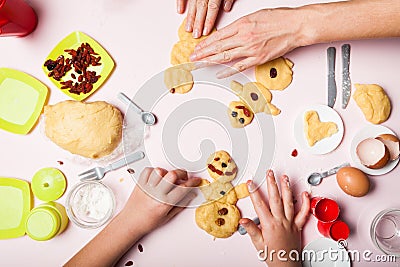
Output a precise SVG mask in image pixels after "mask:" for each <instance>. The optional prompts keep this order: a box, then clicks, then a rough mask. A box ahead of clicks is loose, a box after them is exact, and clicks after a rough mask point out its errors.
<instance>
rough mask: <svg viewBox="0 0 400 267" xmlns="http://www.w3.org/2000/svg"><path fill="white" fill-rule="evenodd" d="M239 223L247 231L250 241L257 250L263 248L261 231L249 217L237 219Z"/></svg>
mask: <svg viewBox="0 0 400 267" xmlns="http://www.w3.org/2000/svg"><path fill="white" fill-rule="evenodd" d="M239 223H240V225H241V226H243V227H244V229H246V231H247V233H248V234H249V236H250V238H251V242H253V245H254V247H255V248H256V249H257V250H260V249H263V248H264V238H263V236H262V232H261V230H260V228H258V226H257V225H256V224H255V223H254V222H253V221H252V220H250V219H248V218H243V219H240V221H239Z"/></svg>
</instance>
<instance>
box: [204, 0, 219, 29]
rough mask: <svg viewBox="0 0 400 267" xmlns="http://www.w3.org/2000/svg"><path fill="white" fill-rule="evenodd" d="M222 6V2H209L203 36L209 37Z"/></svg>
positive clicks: (217, 0) (213, 0) (214, 0)
mask: <svg viewBox="0 0 400 267" xmlns="http://www.w3.org/2000/svg"><path fill="white" fill-rule="evenodd" d="M220 6H221V0H210V1H209V2H208V9H207V15H206V18H205V22H204V30H203V35H208V34H209V33H210V31H211V29H212V28H213V26H214V24H215V20H216V19H217V16H218V12H219V9H220Z"/></svg>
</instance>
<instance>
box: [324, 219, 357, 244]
mask: <svg viewBox="0 0 400 267" xmlns="http://www.w3.org/2000/svg"><path fill="white" fill-rule="evenodd" d="M317 228H318V231H319V232H320V233H321V234H322V235H323V236H325V237H329V238H332V239H333V240H335V241H338V240H342V239H343V240H345V239H347V238H348V237H349V235H350V228H349V226H348V225H347V224H346V223H345V222H343V221H339V220H338V221H334V222H330V223H324V222H321V221H318V224H317Z"/></svg>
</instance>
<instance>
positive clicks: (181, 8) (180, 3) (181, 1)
mask: <svg viewBox="0 0 400 267" xmlns="http://www.w3.org/2000/svg"><path fill="white" fill-rule="evenodd" d="M185 5H186V0H176V11H177V12H178V13H179V14H183V12H185Z"/></svg>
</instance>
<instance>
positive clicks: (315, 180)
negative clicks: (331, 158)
mask: <svg viewBox="0 0 400 267" xmlns="http://www.w3.org/2000/svg"><path fill="white" fill-rule="evenodd" d="M346 166H350V164H349V163H347V162H346V163H343V164H342V165H339V166H337V167H335V168H332V169H330V170H328V171H326V172H322V173H319V172H314V173H311V174H310V176H308V178H307V182H308V183H309V184H310V185H312V186H316V185H319V184H320V183H321V182H322V179H324V178H325V177H327V176H330V175H333V174H335V173H337V172H338V170H339V169H341V168H343V167H346Z"/></svg>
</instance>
